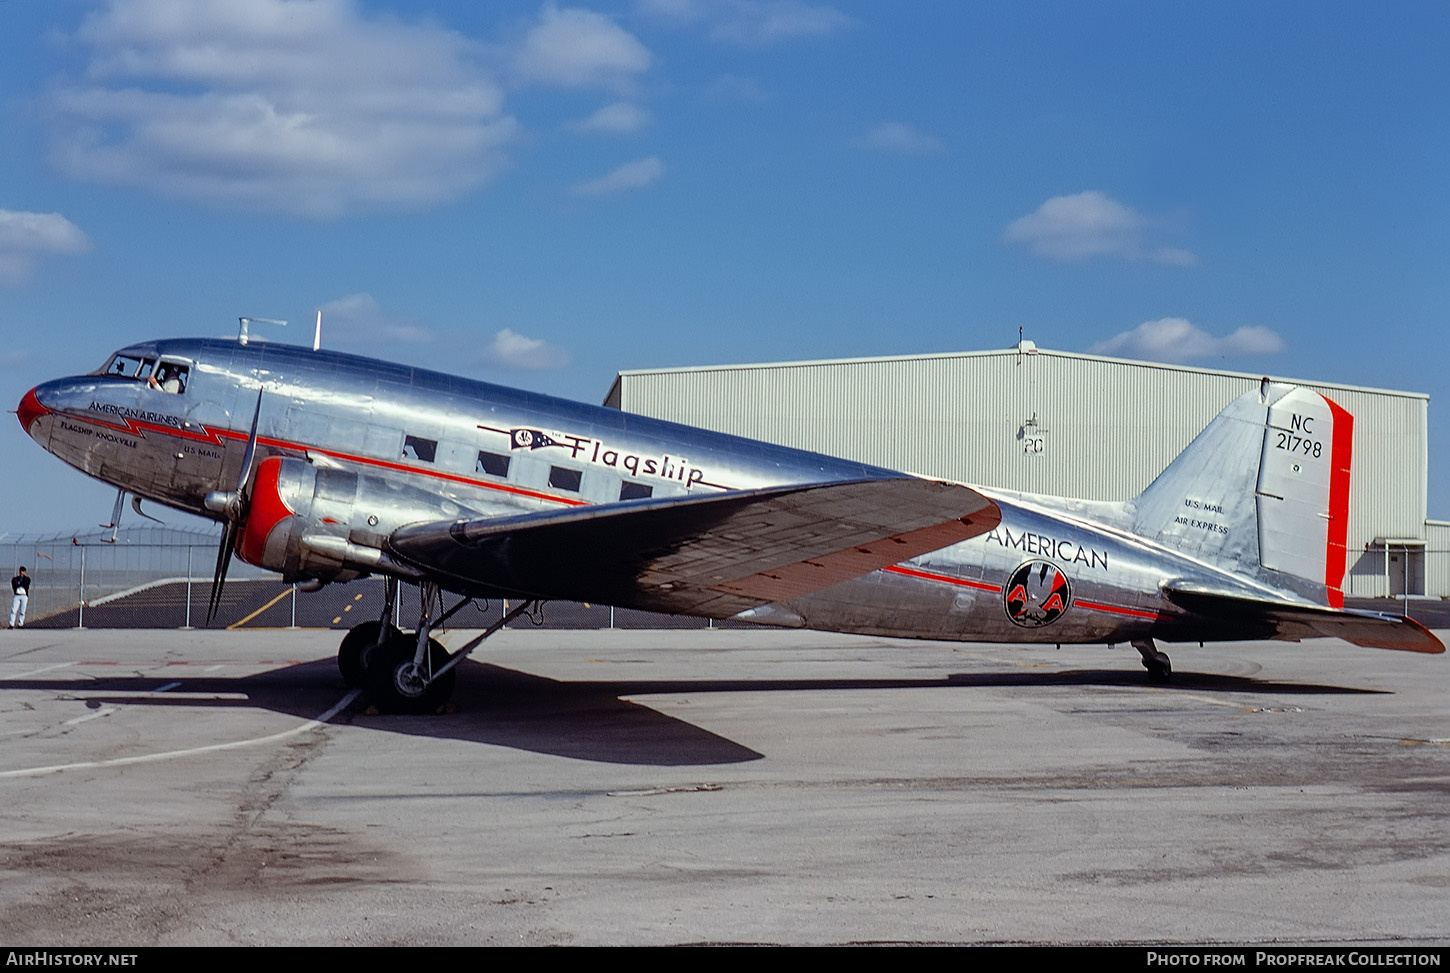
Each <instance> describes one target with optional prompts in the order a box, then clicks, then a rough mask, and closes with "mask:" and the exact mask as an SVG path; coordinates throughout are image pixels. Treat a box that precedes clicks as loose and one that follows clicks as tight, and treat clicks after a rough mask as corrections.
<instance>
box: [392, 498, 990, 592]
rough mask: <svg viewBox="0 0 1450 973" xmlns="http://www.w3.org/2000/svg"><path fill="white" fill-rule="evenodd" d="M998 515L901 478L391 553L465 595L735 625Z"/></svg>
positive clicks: (627, 512)
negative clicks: (756, 611)
mask: <svg viewBox="0 0 1450 973" xmlns="http://www.w3.org/2000/svg"><path fill="white" fill-rule="evenodd" d="M1001 516H1002V515H1001V511H1000V510H998V508H997V505H996V504H995V503H993V502H992V501H991V500H989V499H987V498H986V497H984V496H983V495H982V494H980V493H978V492H976V491H975V490H972V489H969V488H968V487H964V486H960V485H958V484H954V483H944V482H941V481H937V480H927V479H921V478H918V477H908V476H901V477H892V478H885V479H876V480H852V481H846V482H837V483H821V484H808V485H802V486H791V487H776V488H770V489H764V490H748V491H735V492H730V493H722V494H715V495H712V496H704V497H678V498H664V499H659V500H635V501H629V502H626V503H610V504H599V505H597V506H592V507H576V508H573V509H570V510H564V511H557V512H555V511H550V512H546V513H539V514H525V515H521V516H516V517H504V518H480V519H477V520H466V521H457V522H453V523H441V522H440V523H428V524H415V525H411V526H408V527H403V528H400V529H398V530H397V531H395V532H394V533H393V535H392V536H391V537H390V538H389V548H390V549H391V551H392V552H393V553H394V554H395V555H396V556H398V557H400V558H402V559H403V560H405V561H407V562H409V563H411V564H413V565H415V566H416V567H418V568H420V569H421V570H423V571H424V572H426V573H427V574H429V575H432V576H433V577H435V578H437V579H438V580H439V581H440V583H443V584H445V586H447V587H453V588H457V589H459V590H491V591H497V592H509V593H512V594H515V595H519V596H527V597H534V598H551V599H568V600H571V601H586V602H600V603H604V604H611V605H619V606H622V607H631V608H646V609H650V610H652V611H666V612H678V613H684V614H693V615H707V616H710V617H713V618H728V617H729V616H731V615H734V614H736V613H737V612H740V611H744V610H745V609H747V608H753V607H755V606H757V605H761V604H766V603H768V602H772V601H782V600H785V599H788V598H796V597H799V596H801V595H805V594H809V593H810V592H812V591H818V590H820V589H822V588H826V587H829V586H830V585H833V584H837V583H839V582H841V581H845V580H847V579H849V578H854V577H857V576H859V575H862V574H866V573H868V572H870V571H874V570H876V569H877V568H881V567H885V566H887V565H890V564H896V563H897V562H899V561H904V560H907V559H909V558H913V557H916V556H917V555H919V554H924V553H926V552H928V551H934V550H937V549H938V548H942V547H946V546H948V545H950V544H955V543H957V542H958V541H963V540H966V539H967V538H969V537H975V536H977V535H978V534H984V533H986V532H987V531H989V530H991V529H992V528H993V527H995V526H996V525H997V523H998V522H999V521H1000V520H1001ZM449 582H451V583H449Z"/></svg>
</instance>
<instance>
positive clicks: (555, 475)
mask: <svg viewBox="0 0 1450 973" xmlns="http://www.w3.org/2000/svg"><path fill="white" fill-rule="evenodd" d="M583 481H584V471H583V470H571V469H567V468H565V467H563V466H551V467H549V486H551V487H553V488H554V489H556V490H569V491H571V492H573V493H578V492H579V485H580V484H581V483H582V482H583Z"/></svg>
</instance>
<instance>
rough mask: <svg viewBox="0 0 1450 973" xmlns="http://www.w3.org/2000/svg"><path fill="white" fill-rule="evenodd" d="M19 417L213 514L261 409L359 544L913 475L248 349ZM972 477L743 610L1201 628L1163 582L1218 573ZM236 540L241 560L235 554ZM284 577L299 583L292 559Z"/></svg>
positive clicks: (974, 622)
mask: <svg viewBox="0 0 1450 973" xmlns="http://www.w3.org/2000/svg"><path fill="white" fill-rule="evenodd" d="M153 379H156V380H155V381H153ZM259 389H261V390H262V394H261V399H260V403H261V404H260V406H258V404H257V403H258V390H259ZM18 412H19V417H20V421H21V424H22V426H23V427H24V428H25V429H26V431H27V433H29V434H30V435H31V436H32V437H33V438H34V439H35V440H36V441H37V442H39V443H40V444H41V445H42V446H44V447H45V448H46V449H48V450H49V451H50V452H52V453H54V454H55V455H57V456H59V457H60V458H61V459H63V460H64V461H65V462H67V463H69V464H71V465H72V466H75V467H76V468H78V469H80V470H82V471H84V472H86V473H88V474H90V475H91V476H94V477H97V478H98V479H101V480H103V481H105V482H107V483H110V484H113V485H115V486H117V487H119V488H121V489H123V490H126V491H129V492H132V493H134V494H136V495H137V496H140V497H144V498H147V499H150V500H153V501H157V502H160V503H163V504H166V505H169V506H171V507H175V508H177V509H180V510H186V511H189V512H192V513H196V514H201V515H203V516H211V517H216V516H217V514H216V513H215V511H214V509H208V506H207V504H206V502H205V501H206V498H207V496H208V494H212V493H214V492H215V491H219V490H226V489H231V488H233V487H234V486H235V485H236V482H237V480H238V477H239V475H240V473H241V470H242V464H243V453H244V452H245V447H246V443H247V441H248V439H249V435H250V430H251V425H252V422H253V419H254V417H255V419H256V423H257V436H256V450H257V457H258V458H259V459H262V458H266V457H269V456H277V457H288V458H292V459H300V460H306V461H308V462H309V463H311V464H313V465H314V466H315V467H317V468H319V469H325V470H329V471H342V473H341V475H342V476H343V477H344V478H346V479H347V482H349V483H351V484H353V485H352V486H350V487H349V491H350V492H348V493H347V494H346V496H345V497H342V498H341V499H339V500H337V504H336V513H335V515H329V514H328V513H327V510H328V509H329V508H327V506H326V504H321V505H319V506H318V507H317V508H316V510H317V512H316V516H317V518H318V520H319V530H328V529H331V530H333V531H334V533H335V534H336V538H335V539H336V542H337V545H339V547H338V549H339V550H341V549H343V548H346V549H347V550H352V551H374V552H378V551H382V552H385V551H386V548H387V538H388V536H389V534H391V532H392V531H393V530H395V529H397V528H399V527H402V526H405V525H407V524H411V523H418V522H425V521H439V520H443V521H452V520H457V519H464V518H477V517H493V516H510V515H517V514H520V513H528V512H535V511H542V510H555V509H561V508H564V507H570V506H578V505H583V504H599V503H617V502H621V501H624V502H627V501H630V500H635V499H644V498H648V497H653V498H666V497H674V496H687V495H697V494H702V493H719V492H721V491H729V490H746V489H753V488H760V487H770V486H781V485H793V484H812V483H828V482H837V481H848V480H860V479H873V478H881V477H892V476H905V475H906V474H902V473H897V472H894V471H890V470H885V469H882V468H879V467H874V466H870V465H867V464H863V463H858V462H852V461H849V460H844V459H839V458H835V457H830V456H825V455H822V454H818V453H812V452H807V451H803V450H797V449H790V448H787V447H783V446H778V445H771V444H768V443H763V442H758V441H754V440H748V439H742V438H739V437H735V436H729V435H724V434H721V433H715V432H710V431H707V430H703V429H697V428H693V427H689V426H683V425H679V424H675V423H670V422H664V421H661V420H656V419H650V418H647V417H643V416H638V415H632V414H629V413H625V412H621V411H618V410H614V409H608V408H603V407H599V406H591V405H586V404H582V403H578V402H571V401H566V400H562V399H557V398H552V397H548V396H544V395H539V394H534V393H530V392H524V391H519V390H515V389H510V388H505V387H501V386H497V385H491V384H488V383H483V382H478V381H473V380H469V379H464V378H458V377H454V376H449V375H445V374H441V373H438V372H432V371H427V370H424V369H418V368H412V367H408V366H404V365H398V364H393V363H388V362H382V361H376V360H372V359H368V358H362V357H358V356H353V355H345V354H339V353H336V352H328V351H312V350H308V349H304V348H297V347H293V346H287V345H279V344H270V343H261V342H254V343H251V344H247V345H243V344H240V343H238V342H236V341H228V340H208V339H175V340H162V341H154V342H145V343H141V344H137V345H133V346H130V347H128V348H125V349H123V350H122V351H120V352H117V353H116V354H115V355H113V356H112V357H111V358H110V359H109V360H108V361H107V363H106V365H104V366H102V368H100V369H98V370H97V371H96V372H95V373H92V374H90V375H85V376H77V377H73V378H65V379H58V380H56V381H51V382H46V383H44V384H42V385H39V386H37V387H36V388H35V389H33V390H32V391H31V392H30V393H28V394H27V395H26V397H25V399H24V400H23V401H22V402H21V405H20V408H19V410H18ZM978 489H979V490H980V492H981V493H983V494H984V495H986V496H988V497H989V498H990V499H992V500H993V501H994V502H995V503H996V504H997V506H998V507H999V508H1000V511H1001V522H1000V524H999V525H998V526H997V527H996V529H994V530H992V531H991V532H990V533H988V534H985V535H983V536H979V537H975V538H973V539H971V540H968V541H964V542H961V543H958V544H954V545H952V546H950V547H946V548H942V549H940V550H937V551H934V552H932V553H929V554H926V555H923V556H921V557H918V558H915V559H913V560H910V561H906V562H903V563H901V564H897V565H893V566H890V567H886V568H884V569H881V570H877V571H873V572H871V573H870V574H867V575H864V576H862V577H858V578H855V579H852V580H850V581H847V582H843V583H840V584H836V585H834V586H832V587H830V588H826V589H824V590H821V591H817V592H815V593H813V594H810V595H807V596H804V597H801V598H798V599H795V600H792V601H790V602H784V603H777V604H773V605H767V606H763V607H762V608H760V609H757V610H755V611H753V612H750V613H747V617H750V618H752V619H753V620H757V621H761V622H766V623H771V624H784V625H798V626H805V627H810V628H818V629H825V630H834V631H848V632H862V633H872V634H880V635H892V636H907V637H916V638H944V639H957V640H970V641H1013V642H1022V641H1036V642H1062V643H1069V642H1123V641H1131V640H1133V639H1137V638H1145V637H1148V636H1157V637H1160V638H1168V639H1173V638H1174V637H1175V636H1180V637H1192V638H1195V639H1197V638H1200V637H1202V634H1201V627H1200V628H1199V629H1196V630H1195V632H1194V634H1191V635H1184V634H1182V631H1181V629H1180V626H1179V622H1180V620H1181V619H1182V617H1183V613H1182V612H1181V611H1180V610H1178V609H1177V608H1175V607H1174V606H1172V605H1171V604H1170V603H1168V602H1167V601H1166V600H1165V598H1164V597H1163V595H1162V594H1161V593H1160V585H1161V583H1162V582H1163V581H1164V580H1166V579H1168V578H1180V579H1181V578H1194V577H1204V576H1207V575H1215V574H1217V572H1215V571H1214V569H1213V568H1212V567H1211V566H1208V565H1204V564H1202V563H1200V562H1197V561H1194V560H1192V559H1190V558H1185V557H1181V556H1178V555H1176V554H1175V553H1174V552H1172V551H1169V550H1166V549H1164V548H1162V547H1159V546H1156V545H1154V544H1151V543H1149V542H1148V541H1145V540H1143V539H1141V538H1138V537H1135V536H1133V535H1132V534H1131V533H1129V532H1128V531H1127V530H1125V529H1124V528H1123V526H1122V524H1121V523H1114V522H1113V518H1112V517H1111V516H1109V517H1107V518H1106V520H1104V518H1102V517H1098V518H1096V519H1092V520H1090V519H1087V518H1086V517H1083V516H1077V515H1075V514H1074V513H1073V508H1072V505H1071V502H1068V501H1061V502H1057V501H1053V500H1051V499H1048V498H1037V499H1034V498H1023V497H1017V496H1013V495H1008V494H1005V493H1001V492H997V491H992V490H990V489H981V488H978ZM320 495H321V494H319V496H320ZM1105 509H1108V508H1106V507H1103V506H1102V505H1099V509H1098V510H1096V511H1095V512H1096V513H1102V511H1103V510H1105ZM1109 512H1110V510H1109ZM239 553H241V554H242V555H243V556H244V557H246V556H247V552H246V550H245V549H244V548H240V547H239ZM339 556H342V555H339ZM380 558H381V559H374V560H372V561H370V562H369V561H366V560H364V561H361V562H359V563H357V564H354V565H353V567H354V568H356V569H357V570H353V571H352V572H350V573H346V574H344V575H341V576H339V577H338V578H337V580H345V579H346V577H352V576H357V574H359V573H364V571H365V570H371V571H373V572H378V571H382V572H387V571H388V570H389V569H390V565H391V564H392V562H390V561H389V560H388V559H387V557H386V555H385V554H384V555H381V556H380ZM394 566H396V565H394ZM292 570H293V571H294V573H295V574H296V575H297V576H304V575H305V573H306V565H305V562H301V566H300V567H294V568H293V569H292ZM395 573H400V574H404V575H406V572H404V571H401V570H400V571H398V572H395ZM1216 580H1219V581H1222V580H1223V579H1222V578H1216Z"/></svg>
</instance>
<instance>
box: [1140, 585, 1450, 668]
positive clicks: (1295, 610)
mask: <svg viewBox="0 0 1450 973" xmlns="http://www.w3.org/2000/svg"><path fill="white" fill-rule="evenodd" d="M1163 591H1164V593H1165V594H1166V595H1167V596H1168V598H1169V600H1170V601H1172V602H1173V603H1174V604H1176V605H1178V606H1179V607H1180V608H1183V609H1186V610H1187V611H1190V612H1193V613H1194V614H1196V615H1202V616H1205V617H1208V618H1212V619H1214V620H1216V621H1218V622H1220V623H1223V624H1226V625H1228V626H1230V627H1235V626H1237V627H1241V628H1265V629H1267V630H1268V631H1270V632H1271V633H1272V634H1273V635H1277V636H1279V637H1281V638H1290V639H1300V638H1314V637H1315V636H1324V637H1327V638H1336V639H1343V640H1344V641H1346V642H1351V643H1353V644H1354V645H1362V646H1365V647H1367V648H1372V649H1395V650H1397V651H1401V652H1423V653H1426V654H1429V655H1438V654H1440V653H1442V652H1444V651H1445V645H1444V644H1443V643H1442V642H1441V641H1440V640H1439V639H1438V638H1437V637H1436V636H1435V634H1434V633H1433V632H1431V631H1430V630H1429V629H1427V628H1425V626H1423V625H1421V624H1420V623H1419V622H1417V621H1415V620H1414V619H1412V618H1406V617H1403V616H1400V615H1384V614H1381V613H1379V612H1369V611H1356V610H1353V609H1343V608H1323V607H1320V606H1318V605H1300V604H1293V603H1290V602H1279V601H1270V600H1264V599H1259V598H1252V597H1248V596H1245V595H1242V594H1238V593H1232V592H1223V591H1215V590H1213V589H1211V588H1208V587H1205V586H1201V585H1195V584H1188V583H1184V582H1169V583H1168V584H1165V585H1164V586H1163ZM1271 637H1272V636H1271Z"/></svg>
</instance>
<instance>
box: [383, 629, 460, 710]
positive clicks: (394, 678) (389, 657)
mask: <svg viewBox="0 0 1450 973" xmlns="http://www.w3.org/2000/svg"><path fill="white" fill-rule="evenodd" d="M417 648H418V637H417V636H416V635H410V634H408V633H406V632H404V633H402V634H400V635H398V636H396V637H394V638H392V639H390V640H388V641H387V642H385V643H384V644H382V645H380V646H378V647H377V648H376V649H374V650H373V652H372V656H371V658H369V659H368V667H367V689H368V695H369V696H370V697H371V698H372V701H373V705H374V706H376V707H377V708H378V711H379V712H381V713H436V712H438V710H439V709H441V708H442V706H443V704H444V703H446V702H448V699H449V697H451V696H452V695H453V686H454V683H456V682H457V681H458V679H457V673H456V672H454V670H452V669H449V670H448V671H447V672H445V673H444V674H443V675H441V676H438V677H437V678H435V679H433V680H432V681H431V682H429V683H426V684H425V683H423V681H422V680H421V679H419V678H418V675H417V673H416V672H414V669H413V655H414V653H415V652H416V651H417ZM428 656H429V659H430V660H431V661H432V663H433V667H434V669H435V670H436V669H439V668H441V667H442V666H443V664H444V663H446V662H447V661H448V650H447V649H445V648H443V646H442V645H440V644H438V642H437V641H435V640H433V639H429V640H428Z"/></svg>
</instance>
